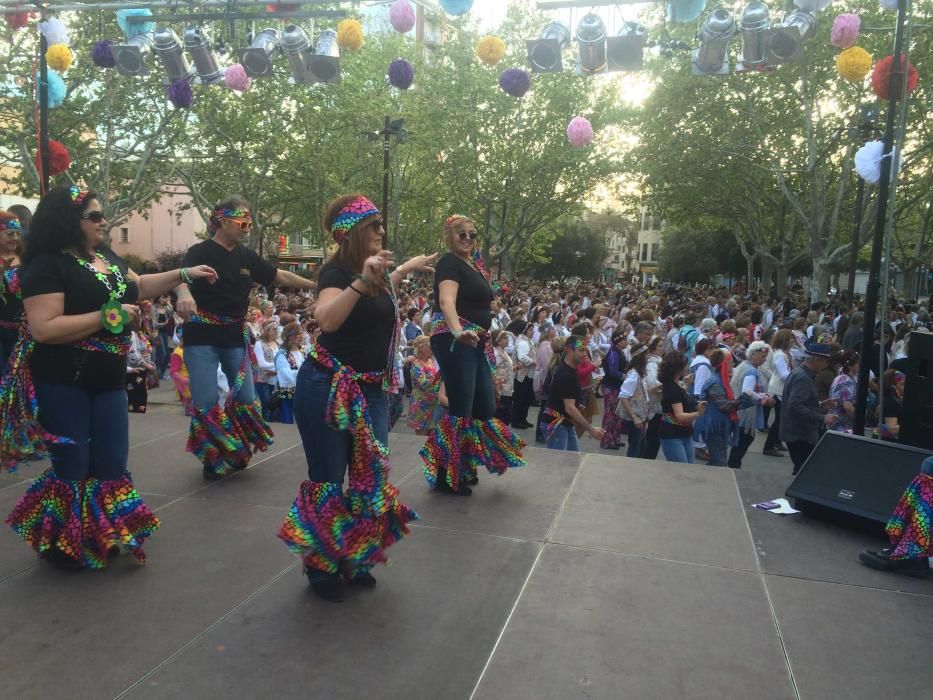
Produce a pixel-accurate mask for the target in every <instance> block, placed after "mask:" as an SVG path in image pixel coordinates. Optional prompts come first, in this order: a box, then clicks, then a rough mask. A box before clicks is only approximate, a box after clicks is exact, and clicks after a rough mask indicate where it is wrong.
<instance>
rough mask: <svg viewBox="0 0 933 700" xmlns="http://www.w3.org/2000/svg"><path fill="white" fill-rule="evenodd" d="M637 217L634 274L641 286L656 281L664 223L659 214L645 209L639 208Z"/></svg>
mask: <svg viewBox="0 0 933 700" xmlns="http://www.w3.org/2000/svg"><path fill="white" fill-rule="evenodd" d="M639 215H640V216H639V225H638V251H637V258H636V261H635V272H636V274H637V275H638V278H639V280H640V282H641V283H642V284H651V283H653V282H656V281H657V280H658V271H659V261H660V259H661V243H662V235H661V234H662V232H663V231H664V226H665V222H664V221H663V220H662V219H661V216H660V215H659V214H657V213H654V212H651V211H649V210H648V208H647V207H641V209H640V211H639Z"/></svg>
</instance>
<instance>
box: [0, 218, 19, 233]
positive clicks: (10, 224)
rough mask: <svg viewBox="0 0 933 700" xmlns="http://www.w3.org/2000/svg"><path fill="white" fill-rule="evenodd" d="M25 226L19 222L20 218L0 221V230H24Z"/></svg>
mask: <svg viewBox="0 0 933 700" xmlns="http://www.w3.org/2000/svg"><path fill="white" fill-rule="evenodd" d="M22 230H23V227H22V226H21V225H20V223H19V219H7V220H6V221H0V231H22Z"/></svg>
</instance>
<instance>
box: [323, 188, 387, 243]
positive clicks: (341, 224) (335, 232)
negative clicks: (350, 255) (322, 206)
mask: <svg viewBox="0 0 933 700" xmlns="http://www.w3.org/2000/svg"><path fill="white" fill-rule="evenodd" d="M378 214H379V209H378V207H376V205H375V204H373V203H372V202H370V201H369V200H368V199H366V197H357V198H356V199H354V200H353V201H352V202H350V203H349V204H347V205H346V206H345V207H344V208H343V209H341V210H340V211H339V212H337V218H336V219H334V223H332V224H331V225H330V234H331V235H332V236H333V237H334V240H335V241H336V242H337V245H340V244H341V243H343V239H344V238H346V237H347V234H348V233H350V231H351V230H352V229H353V227H354V226H356V225H357V224H358V223H360V222H361V221H362V220H363V219H368V218H369V217H371V216H376V215H378Z"/></svg>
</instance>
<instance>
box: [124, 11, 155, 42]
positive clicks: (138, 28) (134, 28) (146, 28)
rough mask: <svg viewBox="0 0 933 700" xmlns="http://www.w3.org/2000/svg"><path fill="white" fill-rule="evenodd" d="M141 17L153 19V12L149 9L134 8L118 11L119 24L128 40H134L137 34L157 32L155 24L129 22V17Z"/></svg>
mask: <svg viewBox="0 0 933 700" xmlns="http://www.w3.org/2000/svg"><path fill="white" fill-rule="evenodd" d="M133 16H137V17H139V16H141V17H151V16H152V10H150V9H147V8H142V7H141V8H133V9H130V10H117V24H119V25H120V29H121V30H122V31H123V33H124V34H126V38H127V39H132V38H133V37H134V36H136V35H137V34H151V33H152V32H154V31H155V22H127V21H126V18H127V17H133Z"/></svg>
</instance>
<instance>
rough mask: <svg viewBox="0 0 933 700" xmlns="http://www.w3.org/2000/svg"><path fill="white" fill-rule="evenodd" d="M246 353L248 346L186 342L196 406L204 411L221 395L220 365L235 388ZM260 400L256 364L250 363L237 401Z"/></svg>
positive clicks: (231, 387)
mask: <svg viewBox="0 0 933 700" xmlns="http://www.w3.org/2000/svg"><path fill="white" fill-rule="evenodd" d="M245 354H246V348H245V347H237V348H219V347H215V346H213V345H186V346H185V365H186V366H187V367H188V376H189V377H190V381H191V383H190V384H189V387H190V389H191V402H192V403H193V404H194V407H195V408H197V409H200V410H202V411H205V412H206V411H210V410H211V409H212V408H213V407H214V406H215V405H216V404H217V400H218V399H219V397H220V391H219V390H218V388H217V365H220V368H221V369H222V370H223V372H224V374H226V375H227V381H228V382H229V383H230V391H233V381H234V379H235V378H236V375H237V372H239V371H240V367H241V366H242V364H243V357H244V356H245ZM255 400H256V390H255V388H254V387H253V368H252V366H251V365H250V363H249V362H247V363H246V381H244V382H243V386H241V387H240V391H239V393H237V395H236V402H237V403H244V404H250V403H253V401H255Z"/></svg>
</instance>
